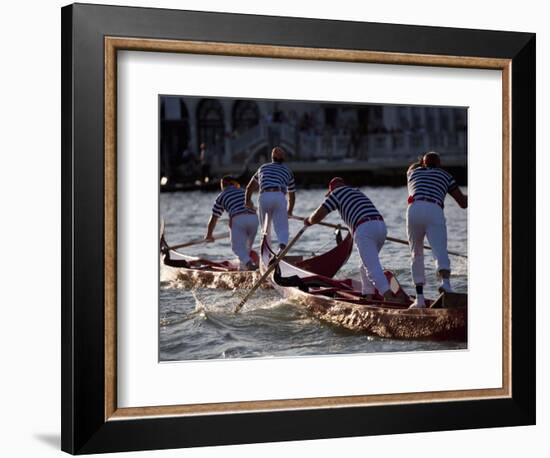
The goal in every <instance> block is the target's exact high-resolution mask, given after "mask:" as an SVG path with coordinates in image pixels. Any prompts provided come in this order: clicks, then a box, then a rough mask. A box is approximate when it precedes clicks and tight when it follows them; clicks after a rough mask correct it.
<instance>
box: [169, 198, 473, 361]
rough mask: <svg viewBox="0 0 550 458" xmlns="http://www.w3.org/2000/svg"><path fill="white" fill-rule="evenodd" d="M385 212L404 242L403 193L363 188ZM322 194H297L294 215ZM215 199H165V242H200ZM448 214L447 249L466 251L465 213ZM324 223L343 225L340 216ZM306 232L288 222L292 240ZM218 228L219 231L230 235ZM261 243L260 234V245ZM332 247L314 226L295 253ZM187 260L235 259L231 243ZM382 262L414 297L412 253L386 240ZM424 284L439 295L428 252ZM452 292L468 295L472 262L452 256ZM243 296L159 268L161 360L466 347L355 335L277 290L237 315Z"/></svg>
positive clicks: (353, 270) (200, 250)
mask: <svg viewBox="0 0 550 458" xmlns="http://www.w3.org/2000/svg"><path fill="white" fill-rule="evenodd" d="M363 191H365V192H366V193H367V195H368V196H369V197H370V198H371V200H372V201H373V202H374V204H375V205H376V206H377V207H378V209H379V210H380V212H381V213H382V214H383V216H384V219H385V221H386V224H387V226H388V235H389V236H392V237H396V238H400V239H406V228H405V211H406V206H407V204H406V199H407V190H406V188H404V187H403V188H389V187H377V188H363ZM323 194H324V193H323V192H322V191H321V190H300V192H299V193H298V194H297V202H296V208H295V214H297V215H304V216H305V215H308V214H309V213H310V212H311V211H313V210H314V209H315V208H316V207H317V206H318V204H319V203H320V202H321V200H322V198H323ZM215 196H216V193H213V192H211V193H206V192H190V193H163V194H161V197H160V209H161V217H162V218H164V219H165V221H166V238H167V240H168V241H169V242H171V243H173V244H175V243H178V242H182V241H186V240H189V239H193V238H197V237H200V236H202V235H203V234H204V232H205V227H206V223H207V221H208V218H209V216H210V212H211V207H212V203H213V200H214V198H215ZM445 215H446V218H447V230H448V238H449V250H454V251H457V252H459V253H464V254H466V253H467V212H466V211H464V210H462V209H460V208H459V207H458V206H457V205H456V203H455V202H454V201H453V200H452V199H451V198H450V197H447V201H446V207H445ZM326 221H327V222H333V223H338V222H339V217H338V214H337V213H335V212H334V213H331V214H330V215H329V217H328V218H327V219H326ZM300 227H301V223H300V222H296V221H291V223H290V230H291V236H292V234H293V233H295V232H296V231H297V230H298V229H299V228H300ZM226 230H227V228H226V226H225V223H220V224H219V227H218V228H217V229H216V232H223V231H226ZM258 243H259V234H258V237H257V239H256V245H257V244H258ZM333 243H334V234H333V231H332V230H331V229H327V228H323V227H320V226H315V227H313V228H310V229H308V230H307V231H306V232H305V234H304V235H303V236H302V238H301V239H300V240H299V242H298V243H297V244H296V245H295V246H294V248H293V249H292V253H291V254H296V255H304V256H311V254H312V253H321V252H323V251H325V250H327V249H328V248H329V247H331V246H332V245H333ZM185 252H186V253H187V254H191V255H195V256H201V257H207V258H209V259H233V258H234V257H235V256H234V255H233V253H232V252H231V249H230V243H229V239H224V240H220V241H218V242H215V243H213V244H206V245H199V246H195V247H191V248H188V249H187V250H186V251H185ZM380 259H381V262H382V265H383V266H384V268H386V269H391V270H393V271H394V272H395V273H396V275H397V277H398V279H399V281H400V282H401V284H402V285H403V287H404V288H405V290H406V291H407V292H409V293H411V294H413V293H414V285H413V284H412V280H411V275H410V256H409V252H408V247H407V246H406V245H401V244H398V243H394V242H386V244H385V245H384V247H383V249H382V251H381V253H380ZM425 259H426V275H427V285H426V286H425V295H426V297H428V298H431V297H434V296H435V295H436V290H437V286H438V283H437V280H436V271H435V266H434V262H433V258H432V257H431V255H430V252H428V251H426V258H425ZM451 263H452V270H453V277H452V283H453V288H454V289H455V290H456V291H457V292H467V267H468V266H467V260H466V259H464V258H459V257H456V256H451ZM358 266H359V257H358V254H357V250H356V249H354V252H353V254H352V255H351V257H350V259H349V261H348V263H347V264H346V265H344V267H343V268H342V270H341V271H340V272H339V273H338V274H337V276H336V277H337V278H343V277H355V278H358ZM241 294H243V292H242V291H226V290H216V289H193V290H191V289H188V288H185V287H183V285H181V284H178V283H177V282H174V281H172V278H171V277H170V275H168V272H167V271H165V270H164V269H162V268H161V285H160V311H159V315H160V360H161V361H182V360H197V359H216V358H249V357H289V356H304V355H326V354H344V353H372V352H402V351H427V350H451V349H461V348H465V347H466V344H464V343H459V342H426V341H422V342H415V341H399V340H389V339H382V338H378V337H372V336H368V335H365V334H356V333H352V332H349V331H346V330H343V329H340V328H337V327H334V326H331V325H327V324H325V323H322V322H320V321H318V320H317V319H315V318H313V317H312V316H310V315H309V314H308V312H307V311H305V310H304V309H302V308H301V307H299V306H298V305H295V304H292V303H288V302H285V301H284V300H282V299H281V298H280V296H279V295H278V294H277V293H276V292H275V291H273V290H258V291H257V292H256V294H255V296H254V297H253V298H252V299H251V300H250V301H249V302H248V303H247V304H246V305H245V307H244V309H243V311H242V312H241V313H239V314H234V313H233V307H234V306H235V305H236V303H238V302H239V300H240V295H241Z"/></svg>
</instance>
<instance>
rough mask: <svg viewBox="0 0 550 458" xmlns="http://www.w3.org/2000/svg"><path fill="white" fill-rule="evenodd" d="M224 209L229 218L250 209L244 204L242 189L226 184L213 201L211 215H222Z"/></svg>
mask: <svg viewBox="0 0 550 458" xmlns="http://www.w3.org/2000/svg"><path fill="white" fill-rule="evenodd" d="M224 210H225V211H226V212H227V213H228V214H229V217H230V218H232V217H233V216H235V215H238V214H239V213H243V212H245V211H248V210H250V209H248V208H247V207H245V205H244V190H243V189H241V188H237V187H235V186H227V187H226V188H225V189H224V190H223V191H222V192H220V193H219V194H218V196H217V197H216V201H215V202H214V206H213V207H212V215H214V216H217V217H218V218H219V217H220V216H222V213H223V212H224ZM252 212H253V211H252V210H250V213H252Z"/></svg>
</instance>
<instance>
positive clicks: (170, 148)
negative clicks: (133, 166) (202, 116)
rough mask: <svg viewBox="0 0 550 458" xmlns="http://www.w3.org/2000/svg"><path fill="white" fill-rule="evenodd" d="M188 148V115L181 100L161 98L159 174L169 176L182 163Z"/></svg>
mask: <svg viewBox="0 0 550 458" xmlns="http://www.w3.org/2000/svg"><path fill="white" fill-rule="evenodd" d="M188 146H189V115H188V112H187V108H186V106H185V103H184V101H183V100H182V99H180V98H177V97H162V98H161V101H160V154H161V172H162V174H163V175H165V176H170V175H171V174H172V172H173V171H174V168H175V167H176V166H178V165H179V164H181V163H182V162H183V161H184V158H185V154H186V150H187V149H188Z"/></svg>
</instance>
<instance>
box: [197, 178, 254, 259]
mask: <svg viewBox="0 0 550 458" xmlns="http://www.w3.org/2000/svg"><path fill="white" fill-rule="evenodd" d="M220 184H221V188H222V191H221V192H220V193H219V194H218V196H217V197H216V200H215V202H214V206H213V207H212V215H211V216H210V220H209V221H208V227H207V229H206V235H205V237H204V239H205V240H206V241H207V242H213V241H214V237H213V233H214V229H215V228H216V224H217V222H218V219H219V218H220V216H222V214H223V212H224V211H226V212H227V213H228V214H229V228H230V231H231V249H232V250H233V253H235V254H236V255H237V256H238V257H239V266H240V269H241V270H255V269H257V268H258V266H257V264H256V262H254V260H253V259H252V258H251V256H252V255H253V251H252V246H253V244H254V239H255V238H256V233H257V232H258V216H257V215H256V212H255V211H254V210H252V209H250V208H247V207H246V206H245V205H244V190H243V189H241V187H240V184H239V182H238V181H237V180H236V179H235V178H233V177H231V176H229V175H226V176H224V177H223V178H222V180H221V183H220Z"/></svg>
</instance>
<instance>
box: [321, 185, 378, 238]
mask: <svg viewBox="0 0 550 458" xmlns="http://www.w3.org/2000/svg"><path fill="white" fill-rule="evenodd" d="M322 206H323V207H324V208H326V209H327V210H328V211H329V212H331V211H333V210H338V211H339V212H340V216H341V217H342V219H343V220H344V222H345V223H346V224H347V226H348V227H349V228H350V229H351V230H352V231H353V230H354V229H355V226H357V223H358V222H359V221H361V220H362V219H363V218H367V217H376V216H381V215H380V213H379V212H378V210H377V209H376V207H375V206H374V204H373V203H372V202H371V200H370V199H369V198H368V197H367V196H366V195H365V194H363V193H362V192H361V191H359V189H357V188H350V187H349V186H340V187H338V188H336V189H335V190H334V191H332V192H331V193H330V194H329V195H328V196H327V198H326V199H325V201H324V202H323V204H322Z"/></svg>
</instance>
